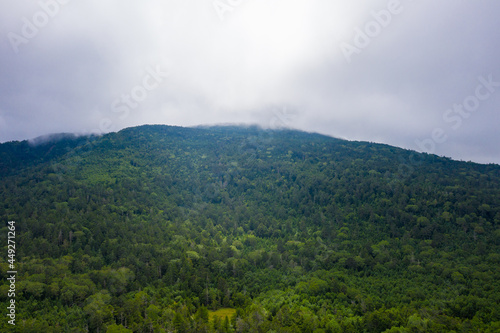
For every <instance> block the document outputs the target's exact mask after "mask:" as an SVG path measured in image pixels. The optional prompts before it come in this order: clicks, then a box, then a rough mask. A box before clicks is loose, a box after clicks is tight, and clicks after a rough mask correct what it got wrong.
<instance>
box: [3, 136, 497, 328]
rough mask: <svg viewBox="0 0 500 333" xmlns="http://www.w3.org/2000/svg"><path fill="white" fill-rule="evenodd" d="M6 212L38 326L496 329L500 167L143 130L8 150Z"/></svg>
mask: <svg viewBox="0 0 500 333" xmlns="http://www.w3.org/2000/svg"><path fill="white" fill-rule="evenodd" d="M401 161H407V162H404V163H406V164H402V163H403V162H401ZM408 161H413V162H411V163H410V162H408ZM408 163H410V164H411V165H410V164H408ZM402 170H404V172H403V171H402ZM0 202H2V205H0V219H1V220H3V221H5V223H6V222H7V221H9V220H16V246H17V248H16V260H17V261H16V265H17V267H16V268H17V270H18V272H19V275H18V281H17V291H16V300H17V301H18V302H19V303H18V304H19V306H18V308H17V310H18V320H19V321H18V322H19V330H20V331H23V332H85V331H90V332H105V331H107V332H162V331H172V332H174V331H175V332H444V331H455V332H466V331H475V332H476V331H477V332H496V331H498V328H499V322H500V307H499V305H498V304H500V293H499V292H498V290H500V282H499V281H500V270H499V269H498V267H499V265H498V264H499V263H500V254H499V253H500V225H499V223H500V167H499V166H497V165H478V164H474V163H464V162H456V161H451V160H449V159H446V158H440V157H437V156H433V155H427V154H416V153H412V152H409V151H406V150H401V149H397V148H394V147H389V146H385V145H377V144H370V143H366V142H347V141H343V140H338V139H333V138H328V137H324V136H321V135H317V134H308V133H302V132H297V131H289V130H279V131H271V130H262V129H259V128H256V127H249V128H241V127H211V128H178V127H167V126H143V127H138V128H129V129H125V130H122V131H120V132H118V133H111V134H108V135H104V136H102V137H89V138H87V137H80V138H73V137H68V136H65V137H61V138H57V139H53V140H49V141H48V142H46V143H43V144H40V145H38V146H33V145H30V144H29V143H27V142H22V143H19V142H13V143H8V144H2V145H0ZM3 226H4V227H3V228H2V234H3V235H7V228H6V227H5V226H6V224H4V225H3ZM3 253H7V246H6V245H4V251H3ZM0 268H1V269H0V276H1V277H2V281H3V282H2V285H0V292H1V293H0V302H2V304H3V305H2V306H7V302H8V300H9V299H8V297H7V296H6V295H7V291H8V289H9V286H8V283H7V280H6V278H7V276H6V272H7V271H8V265H7V261H6V259H5V257H4V258H3V259H0ZM219 314H220V315H219ZM6 325H7V324H6V323H5V321H3V322H0V331H6V330H7V326H6Z"/></svg>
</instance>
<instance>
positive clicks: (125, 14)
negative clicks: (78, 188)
mask: <svg viewBox="0 0 500 333" xmlns="http://www.w3.org/2000/svg"><path fill="white" fill-rule="evenodd" d="M366 2H367V1H350V2H349V3H348V4H347V1H340V0H215V1H214V0H191V1H185V0H182V1H181V0H175V1H174V0H161V1H159V0H146V1H141V2H139V1H129V0H120V1H118V0H106V1H96V0H86V1H75V0H73V1H71V0H40V1H7V0H0V34H1V40H0V142H5V141H11V140H24V139H30V138H34V137H36V136H40V135H44V134H48V133H57V132H77V133H85V132H109V131H116V130H120V129H122V128H124V127H129V126H136V125H142V124H168V125H181V126H193V125H200V124H217V123H258V124H261V125H262V126H265V127H270V128H276V127H282V126H287V127H292V128H297V129H301V130H306V131H314V132H319V133H323V134H327V135H331V136H335V137H340V138H345V139H349V140H363V141H371V142H380V143H387V144H390V145H394V146H399V147H404V148H408V149H412V150H418V151H427V152H429V153H436V154H438V155H444V156H448V157H452V158H454V159H458V160H466V161H468V160H472V161H475V162H480V163H492V162H493V163H500V144H499V143H500V130H499V127H500V117H499V112H500V43H499V41H500V20H499V18H498V14H499V13H500V2H499V1H496V0H490V1H486V0H484V1H481V0H479V1H452V0H443V1H430V0H429V1H425V0H420V1H418V0H413V1H411V0H401V1H395V0H390V1H369V4H367V3H366Z"/></svg>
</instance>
